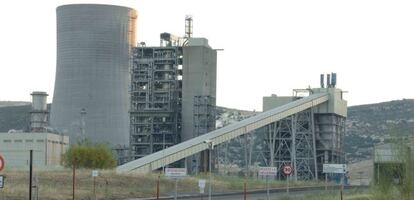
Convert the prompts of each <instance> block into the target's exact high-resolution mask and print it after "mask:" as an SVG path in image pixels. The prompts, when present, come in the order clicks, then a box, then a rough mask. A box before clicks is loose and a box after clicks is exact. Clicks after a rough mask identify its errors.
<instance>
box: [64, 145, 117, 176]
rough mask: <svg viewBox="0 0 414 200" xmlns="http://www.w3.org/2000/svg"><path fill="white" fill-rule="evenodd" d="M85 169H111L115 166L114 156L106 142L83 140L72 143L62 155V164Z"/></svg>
mask: <svg viewBox="0 0 414 200" xmlns="http://www.w3.org/2000/svg"><path fill="white" fill-rule="evenodd" d="M74 164H75V166H76V168H87V169H112V168H114V167H116V160H115V156H114V155H113V153H112V152H111V149H110V148H109V147H108V145H106V144H92V143H91V142H89V141H87V140H85V141H83V142H80V143H79V144H75V145H72V146H71V147H70V148H69V150H68V151H67V152H66V153H65V154H64V155H63V165H64V166H65V167H72V166H73V165H74Z"/></svg>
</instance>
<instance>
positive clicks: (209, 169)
mask: <svg viewBox="0 0 414 200" xmlns="http://www.w3.org/2000/svg"><path fill="white" fill-rule="evenodd" d="M212 145H213V144H211V143H210V144H209V150H208V157H209V158H208V171H209V177H208V183H209V185H208V200H211V185H212V183H211V181H212V178H211V176H212V174H211V151H212V149H213V148H212Z"/></svg>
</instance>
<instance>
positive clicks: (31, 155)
mask: <svg viewBox="0 0 414 200" xmlns="http://www.w3.org/2000/svg"><path fill="white" fill-rule="evenodd" d="M32 181H33V150H30V169H29V200H32V184H33V183H32Z"/></svg>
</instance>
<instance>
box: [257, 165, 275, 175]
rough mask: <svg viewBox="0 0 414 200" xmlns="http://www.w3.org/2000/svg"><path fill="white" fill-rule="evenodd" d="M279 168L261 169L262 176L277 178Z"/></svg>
mask: <svg viewBox="0 0 414 200" xmlns="http://www.w3.org/2000/svg"><path fill="white" fill-rule="evenodd" d="M276 174H277V168H276V167H259V175H260V176H276Z"/></svg>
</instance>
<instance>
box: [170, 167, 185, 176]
mask: <svg viewBox="0 0 414 200" xmlns="http://www.w3.org/2000/svg"><path fill="white" fill-rule="evenodd" d="M165 176H168V177H170V178H182V177H185V176H187V169H186V168H165Z"/></svg>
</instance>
